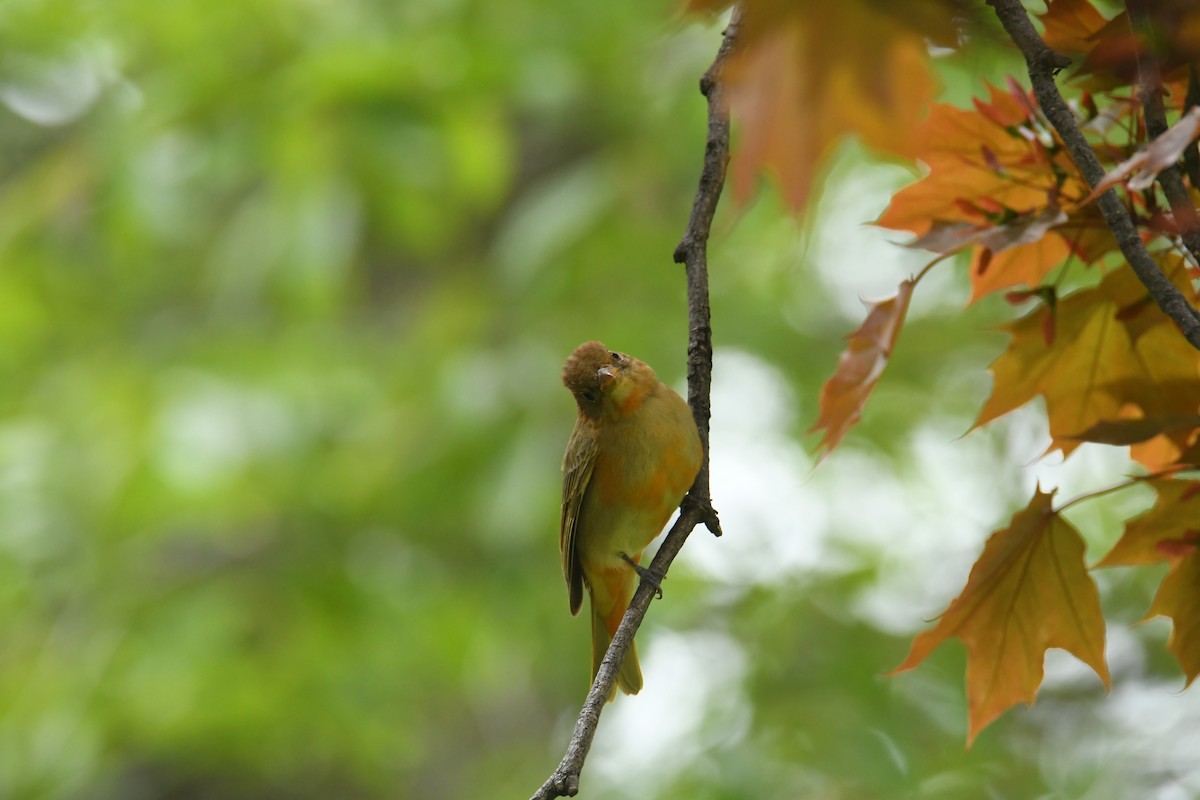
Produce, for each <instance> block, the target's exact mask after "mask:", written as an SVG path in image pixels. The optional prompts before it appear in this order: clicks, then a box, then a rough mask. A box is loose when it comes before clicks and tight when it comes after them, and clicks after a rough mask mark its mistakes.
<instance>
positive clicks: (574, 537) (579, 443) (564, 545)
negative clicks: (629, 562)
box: [558, 417, 599, 614]
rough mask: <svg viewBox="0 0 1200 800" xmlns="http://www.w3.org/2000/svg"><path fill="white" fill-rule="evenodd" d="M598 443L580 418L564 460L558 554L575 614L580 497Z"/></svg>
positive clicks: (579, 588) (579, 595)
mask: <svg viewBox="0 0 1200 800" xmlns="http://www.w3.org/2000/svg"><path fill="white" fill-rule="evenodd" d="M598 450H599V441H598V439H597V435H596V428H595V426H594V425H592V423H591V422H590V421H588V420H586V419H583V418H582V417H581V418H580V419H579V421H578V422H576V423H575V430H574V431H573V432H572V433H571V440H570V441H569V442H567V453H566V455H564V456H563V489H562V517H561V518H560V520H559V528H558V550H559V554H560V555H561V556H562V569H563V577H564V578H566V579H567V588H568V591H569V593H570V601H571V613H572V614H578V613H579V608H580V606H582V605H583V571H582V570H581V568H580V566H579V557H578V555H577V554H576V545H577V544H578V542H579V514H580V511H581V510H582V508H583V494H584V492H585V491H586V490H587V486H588V482H589V481H591V479H592V469H593V468H594V467H595V465H596V453H597V452H598Z"/></svg>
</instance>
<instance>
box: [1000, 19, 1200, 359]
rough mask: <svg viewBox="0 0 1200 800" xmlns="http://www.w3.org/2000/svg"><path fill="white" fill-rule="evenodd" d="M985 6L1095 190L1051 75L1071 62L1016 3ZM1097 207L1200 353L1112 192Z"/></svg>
mask: <svg viewBox="0 0 1200 800" xmlns="http://www.w3.org/2000/svg"><path fill="white" fill-rule="evenodd" d="M987 2H988V5H990V6H991V7H992V8H993V9H995V11H996V16H997V17H999V18H1000V24H1002V25H1003V26H1004V30H1005V31H1007V32H1008V35H1009V37H1011V38H1012V40H1013V42H1015V43H1016V45H1017V47H1018V48H1020V50H1021V53H1022V54H1023V55H1024V56H1025V63H1026V65H1027V66H1028V67H1029V79H1030V81H1032V83H1033V91H1034V94H1035V95H1036V96H1037V99H1038V105H1039V106H1041V109H1042V112H1043V113H1044V114H1045V115H1046V118H1047V119H1048V120H1050V124H1051V125H1053V126H1054V129H1055V130H1056V131H1058V135H1059V138H1061V139H1062V140H1063V144H1065V145H1066V147H1067V152H1068V153H1070V155H1071V159H1072V160H1073V161H1074V162H1075V166H1076V167H1078V169H1079V171H1080V173H1081V174H1082V175H1083V177H1084V178H1085V179H1086V180H1087V182H1088V184H1090V185H1091V186H1095V185H1096V184H1097V183H1099V182H1100V180H1101V179H1102V178H1103V177H1104V167H1102V166H1101V165H1100V160H1099V159H1098V158H1096V154H1095V153H1094V152H1092V148H1091V146H1090V145H1088V143H1087V139H1085V138H1084V136H1083V131H1081V130H1080V129H1079V125H1078V124H1077V123H1076V121H1075V116H1074V114H1072V113H1071V109H1070V108H1069V107H1068V106H1067V103H1066V101H1065V100H1063V96H1062V94H1060V93H1059V91H1058V86H1057V85H1056V84H1055V83H1054V76H1055V74H1056V73H1058V72H1059V71H1060V70H1062V69H1065V68H1066V67H1068V66H1070V64H1071V60H1070V59H1069V58H1067V57H1066V56H1064V55H1062V54H1061V53H1056V52H1054V51H1053V50H1051V49H1050V48H1049V47H1047V46H1046V43H1045V42H1043V41H1042V39H1041V37H1040V36H1038V34H1037V31H1036V30H1034V27H1033V23H1031V22H1030V21H1029V16H1028V14H1026V13H1025V9H1024V7H1023V6H1022V5H1021V2H1020V0H987ZM1098 205H1099V208H1100V213H1101V215H1102V216H1103V217H1104V224H1105V225H1107V226H1108V229H1109V230H1110V231H1112V234H1113V236H1114V237H1115V238H1116V240H1117V245H1118V246H1119V247H1120V248H1121V254H1122V255H1124V256H1125V260H1126V261H1127V262H1128V263H1129V266H1130V267H1132V268H1133V271H1134V272H1135V273H1136V274H1137V276H1138V279H1139V280H1141V282H1142V283H1143V284H1144V285H1145V287H1146V289H1147V290H1148V291H1149V292H1150V296H1151V297H1152V298H1154V302H1155V303H1157V304H1158V307H1159V308H1161V309H1162V310H1163V312H1164V313H1165V314H1166V315H1167V316H1169V317H1170V318H1171V319H1173V320H1174V321H1175V324H1176V325H1178V326H1179V329H1180V330H1181V331H1182V332H1183V335H1184V337H1185V338H1186V339H1187V340H1188V342H1189V343H1190V344H1191V345H1192V346H1193V347H1195V348H1196V349H1198V350H1200V312H1197V311H1196V309H1195V308H1193V307H1192V306H1191V304H1189V303H1188V301H1187V298H1185V297H1184V296H1183V293H1182V292H1180V291H1179V289H1178V288H1176V287H1175V284H1173V283H1171V280H1170V279H1169V278H1168V277H1167V276H1166V275H1164V274H1163V271H1162V270H1161V269H1159V266H1158V264H1157V263H1156V262H1155V261H1154V259H1153V258H1152V257H1151V256H1150V253H1149V252H1148V251H1147V250H1146V246H1145V245H1144V244H1143V243H1142V240H1141V237H1139V236H1138V232H1137V228H1136V227H1135V226H1134V224H1133V219H1132V218H1130V216H1129V212H1128V211H1126V210H1125V207H1124V206H1123V205H1121V201H1120V200H1119V199H1117V194H1116V192H1115V191H1114V190H1112V189H1109V190H1108V191H1106V192H1105V193H1104V194H1102V195H1100V200H1099V203H1098Z"/></svg>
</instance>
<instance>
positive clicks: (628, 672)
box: [592, 603, 642, 703]
mask: <svg viewBox="0 0 1200 800" xmlns="http://www.w3.org/2000/svg"><path fill="white" fill-rule="evenodd" d="M618 612H619V613H618V614H617V616H616V619H615V620H614V621H615V623H616V624H620V622H621V617H623V616H624V615H625V607H624V606H618ZM613 628H614V629H615V628H616V625H613ZM611 642H612V633H610V632H609V627H608V620H606V619H605V618H604V617H603V616H602V615H600V614H599V613H598V612H597V611H596V604H595V603H593V604H592V680H595V679H596V673H597V672H599V671H600V662H601V661H603V660H604V654H605V653H607V652H608V645H609V644H610V643H611ZM616 685H617V686H618V687H620V689H621V691H622V692H624V693H625V694H637V693H638V692H640V691H641V689H642V668H641V665H640V664H639V663H638V654H637V642H630V643H629V649H628V650H627V651H626V652H625V660H624V661H623V662H622V663H621V668H620V669H619V670H618V671H617V683H616ZM615 696H616V688H615V687H614V689H613V691H611V692H609V694H608V700H609V702H610V703H611V702H612V699H613V697H615Z"/></svg>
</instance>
